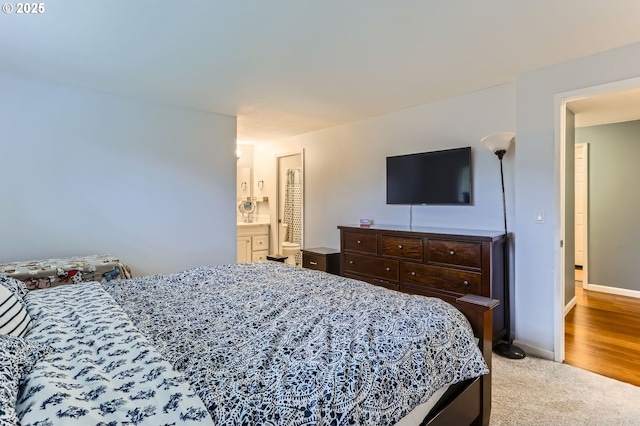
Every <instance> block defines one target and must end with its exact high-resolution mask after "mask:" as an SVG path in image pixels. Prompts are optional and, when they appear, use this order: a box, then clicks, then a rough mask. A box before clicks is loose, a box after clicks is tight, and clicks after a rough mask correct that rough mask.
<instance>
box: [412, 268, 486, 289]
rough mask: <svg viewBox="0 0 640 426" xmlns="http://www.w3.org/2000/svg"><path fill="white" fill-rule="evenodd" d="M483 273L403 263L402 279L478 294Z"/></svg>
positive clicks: (428, 285)
mask: <svg viewBox="0 0 640 426" xmlns="http://www.w3.org/2000/svg"><path fill="white" fill-rule="evenodd" d="M481 277H482V274H480V273H478V272H469V271H461V270H457V269H449V268H442V267H438V266H430V265H422V264H417V263H409V262H407V263H403V264H402V281H406V282H410V283H415V284H420V285H424V286H427V287H432V288H437V289H439V290H446V291H450V292H453V293H458V294H461V295H462V294H468V293H471V294H478V295H480V294H481V293H480V292H481V288H482V279H481Z"/></svg>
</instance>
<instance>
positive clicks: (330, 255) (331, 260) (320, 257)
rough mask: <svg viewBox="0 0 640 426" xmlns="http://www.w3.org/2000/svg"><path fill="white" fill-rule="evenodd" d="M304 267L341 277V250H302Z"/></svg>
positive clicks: (320, 248) (323, 248)
mask: <svg viewBox="0 0 640 426" xmlns="http://www.w3.org/2000/svg"><path fill="white" fill-rule="evenodd" d="M302 266H303V267H305V268H308V269H315V270H317V271H324V272H329V273H330V274H334V275H340V250H337V249H332V248H327V247H314V248H308V249H304V250H302Z"/></svg>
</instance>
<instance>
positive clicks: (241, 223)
mask: <svg viewBox="0 0 640 426" xmlns="http://www.w3.org/2000/svg"><path fill="white" fill-rule="evenodd" d="M236 225H238V227H245V226H265V225H266V226H269V222H237V223H236Z"/></svg>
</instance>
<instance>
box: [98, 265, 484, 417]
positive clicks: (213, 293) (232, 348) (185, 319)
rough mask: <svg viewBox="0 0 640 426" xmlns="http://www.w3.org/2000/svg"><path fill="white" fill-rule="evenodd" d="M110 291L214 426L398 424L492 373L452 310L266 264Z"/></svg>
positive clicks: (135, 282)
mask: <svg viewBox="0 0 640 426" xmlns="http://www.w3.org/2000/svg"><path fill="white" fill-rule="evenodd" d="M103 286H104V287H105V288H106V290H107V291H108V292H109V294H110V295H111V296H113V298H114V299H115V300H116V301H117V302H118V303H119V304H120V305H121V306H122V307H123V308H124V310H125V311H126V312H127V314H128V315H129V317H130V318H131V320H132V321H133V323H134V324H135V325H136V326H137V327H138V328H139V329H140V330H141V332H142V333H143V334H144V335H145V336H147V338H148V339H149V340H150V341H151V343H152V344H153V346H154V347H155V348H157V349H158V350H159V352H160V353H162V355H163V356H164V357H165V358H166V359H167V360H168V361H169V362H170V363H171V364H172V365H173V366H174V367H175V368H176V369H177V370H179V371H181V372H183V373H184V374H185V376H186V377H187V379H188V380H189V382H190V383H191V386H192V388H193V389H194V391H196V392H197V394H198V395H199V396H200V398H201V399H202V400H203V401H204V403H205V405H206V407H207V409H208V410H209V413H210V414H211V416H212V418H213V421H214V423H215V424H220V425H222V424H224V425H244V424H247V425H249V424H262V425H302V424H314V425H352V424H361V425H371V424H393V423H395V422H397V421H398V420H399V419H400V418H402V417H403V416H404V415H406V414H407V413H408V412H409V411H411V410H412V409H413V408H414V407H415V406H417V405H418V404H421V403H423V402H425V401H426V400H427V399H428V398H429V397H430V396H431V395H432V394H433V393H434V392H435V391H436V390H438V389H439V388H441V387H443V386H445V385H450V384H453V383H457V382H459V381H463V380H466V379H469V378H472V377H477V376H480V375H482V374H486V373H487V372H488V370H487V366H486V364H485V362H484V359H483V358H482V355H481V353H480V351H479V350H478V347H477V346H476V344H475V341H474V336H473V333H472V331H471V327H470V325H469V323H468V322H467V320H466V318H465V317H464V316H463V315H462V314H461V313H460V312H459V311H458V310H456V309H455V308H453V307H452V306H451V305H449V304H447V303H445V302H443V301H441V300H439V299H431V298H426V297H422V296H411V295H407V294H403V293H398V292H394V291H391V290H386V289H383V288H380V287H375V286H372V285H369V284H366V283H362V282H359V281H355V280H350V279H347V278H342V277H338V276H334V275H330V274H326V273H323V272H318V271H311V270H307V269H301V268H295V267H292V266H289V265H285V264H281V263H278V262H259V263H252V264H238V265H225V266H217V267H202V268H196V269H192V270H189V271H185V272H183V273H180V274H175V275H168V276H159V275H158V276H148V277H138V278H133V279H131V280H123V281H111V282H109V283H104V284H103ZM100 343H102V344H104V343H103V342H100ZM105 343H106V342H105ZM105 362H106V363H108V362H109V361H106V360H105ZM123 399H124V398H123ZM160 406H162V405H160ZM159 411H161V410H159Z"/></svg>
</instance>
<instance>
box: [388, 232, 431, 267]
mask: <svg viewBox="0 0 640 426" xmlns="http://www.w3.org/2000/svg"><path fill="white" fill-rule="evenodd" d="M380 246H381V250H382V253H381V254H382V255H383V256H393V257H402V258H405V259H411V260H420V261H422V238H408V237H392V236H390V235H382V236H381V237H380Z"/></svg>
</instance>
